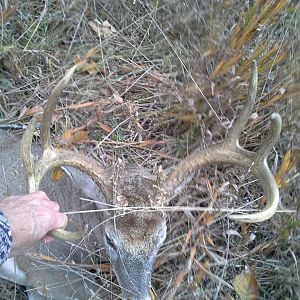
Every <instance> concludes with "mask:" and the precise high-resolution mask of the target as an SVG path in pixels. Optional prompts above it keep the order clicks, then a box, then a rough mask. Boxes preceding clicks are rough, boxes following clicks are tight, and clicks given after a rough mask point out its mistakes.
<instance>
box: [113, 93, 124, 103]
mask: <svg viewBox="0 0 300 300" xmlns="http://www.w3.org/2000/svg"><path fill="white" fill-rule="evenodd" d="M113 97H114V101H115V102H117V103H119V104H122V103H123V98H122V97H121V96H120V95H119V94H118V93H113Z"/></svg>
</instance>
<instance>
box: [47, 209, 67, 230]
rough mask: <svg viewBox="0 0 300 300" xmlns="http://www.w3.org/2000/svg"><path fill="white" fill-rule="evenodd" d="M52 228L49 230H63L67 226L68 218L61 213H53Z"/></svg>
mask: <svg viewBox="0 0 300 300" xmlns="http://www.w3.org/2000/svg"><path fill="white" fill-rule="evenodd" d="M53 221H54V222H53V223H52V228H50V229H49V230H53V229H56V228H65V227H66V226H67V224H68V217H67V216H66V215H65V214H63V213H59V212H57V213H55V214H54V218H53Z"/></svg>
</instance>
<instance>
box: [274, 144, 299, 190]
mask: <svg viewBox="0 0 300 300" xmlns="http://www.w3.org/2000/svg"><path fill="white" fill-rule="evenodd" d="M299 159H300V151H293V149H292V148H289V149H288V150H287V152H286V153H285V155H284V157H283V160H282V163H281V165H280V167H279V169H278V171H277V174H276V176H275V180H276V183H277V186H278V187H279V188H281V187H285V186H286V182H285V176H286V175H287V174H288V173H289V172H290V171H291V170H292V169H293V167H295V166H296V165H297V162H298V161H299Z"/></svg>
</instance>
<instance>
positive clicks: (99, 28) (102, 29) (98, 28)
mask: <svg viewBox="0 0 300 300" xmlns="http://www.w3.org/2000/svg"><path fill="white" fill-rule="evenodd" d="M88 24H89V25H90V26H91V28H92V29H93V30H94V32H95V33H97V34H98V35H99V36H100V37H104V38H108V37H110V36H112V35H113V34H115V33H116V32H117V30H116V28H115V27H114V26H112V25H111V24H110V23H109V22H108V21H104V22H103V23H102V24H101V22H99V21H98V20H94V21H89V23H88Z"/></svg>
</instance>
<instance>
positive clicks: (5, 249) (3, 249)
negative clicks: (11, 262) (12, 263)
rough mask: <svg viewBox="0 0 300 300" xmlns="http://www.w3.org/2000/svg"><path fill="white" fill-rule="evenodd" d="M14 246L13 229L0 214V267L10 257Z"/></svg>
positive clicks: (0, 213)
mask: <svg viewBox="0 0 300 300" xmlns="http://www.w3.org/2000/svg"><path fill="white" fill-rule="evenodd" d="M11 246H12V235H11V228H10V225H9V222H8V220H7V218H6V217H5V216H4V214H3V213H2V212H0V265H1V264H2V263H4V262H5V261H6V260H7V258H8V257H9V255H10V252H11Z"/></svg>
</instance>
